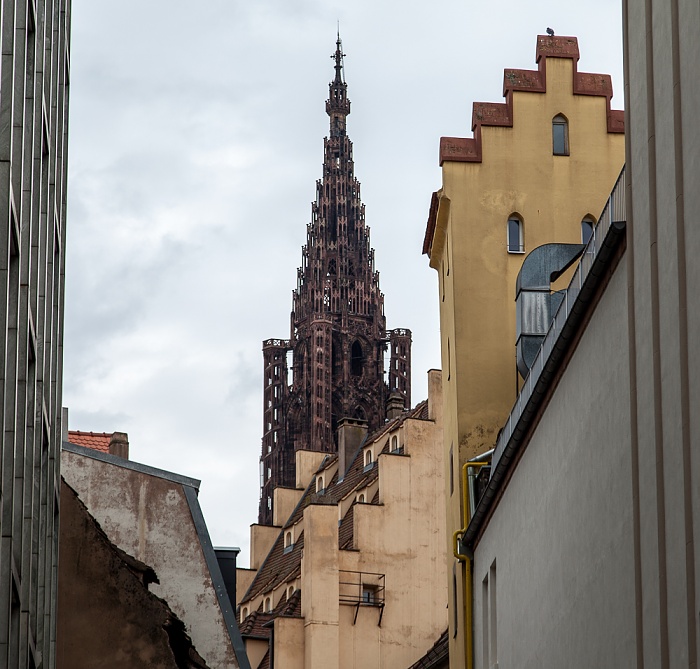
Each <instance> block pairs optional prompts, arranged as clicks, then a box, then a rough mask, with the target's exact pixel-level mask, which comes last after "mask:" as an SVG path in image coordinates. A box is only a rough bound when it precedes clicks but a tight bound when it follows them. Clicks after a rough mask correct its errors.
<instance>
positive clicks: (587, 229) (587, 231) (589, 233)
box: [581, 216, 595, 244]
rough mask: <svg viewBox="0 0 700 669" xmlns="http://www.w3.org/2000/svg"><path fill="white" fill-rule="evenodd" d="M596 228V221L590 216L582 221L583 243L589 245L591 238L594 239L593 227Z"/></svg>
mask: <svg viewBox="0 0 700 669" xmlns="http://www.w3.org/2000/svg"><path fill="white" fill-rule="evenodd" d="M594 226H595V221H594V220H593V219H591V218H589V217H588V216H586V218H584V219H583V220H582V221H581V243H582V244H588V242H589V240H590V239H591V237H593V227H594Z"/></svg>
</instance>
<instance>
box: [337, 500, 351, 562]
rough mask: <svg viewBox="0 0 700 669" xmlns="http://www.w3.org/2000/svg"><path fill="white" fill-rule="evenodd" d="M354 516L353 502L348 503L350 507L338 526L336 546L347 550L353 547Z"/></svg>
mask: <svg viewBox="0 0 700 669" xmlns="http://www.w3.org/2000/svg"><path fill="white" fill-rule="evenodd" d="M354 517H355V502H353V503H352V504H351V505H350V508H349V509H348V510H347V512H346V513H345V516H343V519H342V520H341V521H340V526H339V527H338V548H339V549H340V550H341V551H342V550H348V549H349V548H352V547H353V539H354V537H353V519H354Z"/></svg>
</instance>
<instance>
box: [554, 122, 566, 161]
mask: <svg viewBox="0 0 700 669" xmlns="http://www.w3.org/2000/svg"><path fill="white" fill-rule="evenodd" d="M552 153H553V154H554V155H555V156H568V155H569V122H568V121H567V120H566V117H565V116H563V115H562V114H557V115H556V116H555V117H554V118H553V119H552Z"/></svg>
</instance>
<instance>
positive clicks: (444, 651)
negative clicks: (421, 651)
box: [409, 630, 450, 669]
mask: <svg viewBox="0 0 700 669" xmlns="http://www.w3.org/2000/svg"><path fill="white" fill-rule="evenodd" d="M449 648H450V642H449V639H448V635H447V630H445V631H444V632H443V633H442V634H441V635H440V638H439V639H438V640H437V641H436V642H435V643H434V644H433V647H432V648H431V649H430V650H429V651H428V652H427V653H426V654H425V655H423V657H421V658H420V660H418V662H416V663H414V664H412V665H411V666H410V667H409V669H447V667H449V666H450V654H449Z"/></svg>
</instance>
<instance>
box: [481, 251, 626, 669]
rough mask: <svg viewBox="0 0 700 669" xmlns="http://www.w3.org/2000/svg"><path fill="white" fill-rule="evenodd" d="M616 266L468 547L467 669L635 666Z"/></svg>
mask: <svg viewBox="0 0 700 669" xmlns="http://www.w3.org/2000/svg"><path fill="white" fill-rule="evenodd" d="M626 270H627V267H626V260H625V257H624V256H623V258H622V260H621V262H620V264H619V266H618V268H617V270H616V272H615V274H614V276H613V277H612V279H611V281H610V283H609V285H608V287H607V290H606V292H605V293H604V295H603V297H602V299H601V301H600V303H599V304H598V306H597V309H596V310H595V312H594V314H593V317H592V319H591V321H590V323H589V324H588V327H587V329H586V330H585V332H584V334H583V336H582V338H581V341H580V342H579V345H578V347H577V349H576V350H575V352H574V354H573V356H572V358H571V361H570V362H569V365H568V366H567V368H566V370H565V371H564V372H563V375H562V377H561V380H560V382H559V385H558V387H557V389H556V391H555V393H554V395H553V397H552V399H551V401H550V404H549V405H548V407H547V408H546V410H545V412H544V415H543V417H542V419H541V421H540V423H539V425H538V426H537V427H536V429H535V432H534V434H533V436H532V439H531V441H530V443H529V444H528V446H527V448H526V450H525V452H524V454H523V456H522V459H521V460H520V462H519V463H518V465H517V467H516V470H515V473H514V475H513V478H512V479H511V480H510V482H509V483H508V485H507V487H506V488H505V491H504V494H503V497H502V499H501V500H500V502H499V503H498V504H497V506H496V508H495V511H494V515H493V517H492V518H491V520H490V522H489V524H488V525H487V527H486V529H485V531H484V535H483V537H482V539H481V540H480V542H479V543H478V544H477V547H476V550H475V557H474V576H473V582H474V632H475V633H474V644H475V658H476V664H475V667H476V669H481V668H482V667H489V668H490V667H493V666H494V665H495V662H496V661H497V662H498V666H499V667H518V669H526V668H528V667H532V668H535V667H536V668H537V669H541V667H568V668H574V667H631V666H634V658H635V650H634V649H635V641H636V639H635V621H634V613H633V612H634V570H633V544H632V504H631V502H632V488H631V459H630V438H629V407H630V403H629V396H630V386H629V359H628V355H627V350H626V342H627V338H628V336H627V335H628V330H627V285H626V283H627V271H626ZM494 566H495V569H494ZM494 574H495V581H496V587H495V600H494V593H493V590H494V588H493V581H494ZM485 580H486V581H487V584H485V583H484V581H485ZM494 601H495V620H496V634H495V639H494V638H493V637H494V635H493V622H492V621H493V620H494V617H493V616H494V611H493V609H494ZM485 617H486V619H487V622H486V624H485V622H484V619H485ZM489 621H490V622H489ZM489 627H490V628H491V629H489ZM485 636H486V639H485ZM485 646H486V647H488V650H487V651H486V650H485ZM486 660H488V662H486Z"/></svg>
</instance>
